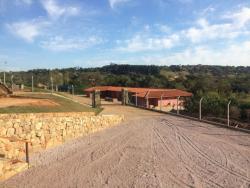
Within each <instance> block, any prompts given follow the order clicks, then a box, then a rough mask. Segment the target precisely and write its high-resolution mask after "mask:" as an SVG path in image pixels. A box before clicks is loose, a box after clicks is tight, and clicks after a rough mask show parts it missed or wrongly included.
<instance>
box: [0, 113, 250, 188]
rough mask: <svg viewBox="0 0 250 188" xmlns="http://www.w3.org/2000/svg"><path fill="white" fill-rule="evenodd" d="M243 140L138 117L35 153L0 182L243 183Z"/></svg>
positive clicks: (247, 171)
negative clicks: (20, 169) (29, 161)
mask: <svg viewBox="0 0 250 188" xmlns="http://www.w3.org/2000/svg"><path fill="white" fill-rule="evenodd" d="M249 143H250V136H249V134H246V133H241V132H235V131H231V130H228V129H224V128H217V127H214V126H212V125H208V124H204V123H199V122H194V121H191V120H186V119H181V118H177V117H173V116H168V115H165V116H161V117H160V116H158V117H155V116H152V117H142V118H141V119H136V120H130V121H127V122H125V123H123V125H122V126H117V127H113V128H110V129H107V130H104V131H102V132H99V133H95V134H93V135H91V136H90V137H84V138H81V139H77V140H75V141H71V142H68V143H66V144H65V145H62V146H60V147H57V148H54V149H50V150H47V151H45V152H43V153H39V154H36V155H34V156H32V158H31V159H32V164H33V167H32V168H31V169H29V170H28V171H26V172H24V173H21V174H18V175H17V176H15V177H13V178H11V179H9V180H7V181H6V182H3V183H2V184H0V187H2V186H6V187H36V188H37V187H43V188H44V187H60V188H62V187H118V186H119V187H249V186H250V160H249V159H250V144H249Z"/></svg>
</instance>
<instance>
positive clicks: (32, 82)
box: [31, 75, 34, 92]
mask: <svg viewBox="0 0 250 188" xmlns="http://www.w3.org/2000/svg"><path fill="white" fill-rule="evenodd" d="M31 87H32V89H31V91H32V92H34V77H33V75H32V77H31Z"/></svg>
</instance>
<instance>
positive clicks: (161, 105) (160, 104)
mask: <svg viewBox="0 0 250 188" xmlns="http://www.w3.org/2000/svg"><path fill="white" fill-rule="evenodd" d="M160 110H161V111H162V95H161V103H160Z"/></svg>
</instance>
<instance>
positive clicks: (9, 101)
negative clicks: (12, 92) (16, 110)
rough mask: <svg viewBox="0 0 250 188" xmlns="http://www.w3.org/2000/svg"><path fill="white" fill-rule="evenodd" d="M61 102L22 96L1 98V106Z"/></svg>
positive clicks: (56, 104)
mask: <svg viewBox="0 0 250 188" xmlns="http://www.w3.org/2000/svg"><path fill="white" fill-rule="evenodd" d="M58 105H59V104H58V103H56V102H54V101H52V100H49V99H31V98H21V97H9V98H0V108H6V107H10V106H58Z"/></svg>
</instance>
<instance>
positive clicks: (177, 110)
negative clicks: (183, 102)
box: [177, 96, 180, 114]
mask: <svg viewBox="0 0 250 188" xmlns="http://www.w3.org/2000/svg"><path fill="white" fill-rule="evenodd" d="M179 99H180V96H179V97H177V114H179Z"/></svg>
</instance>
